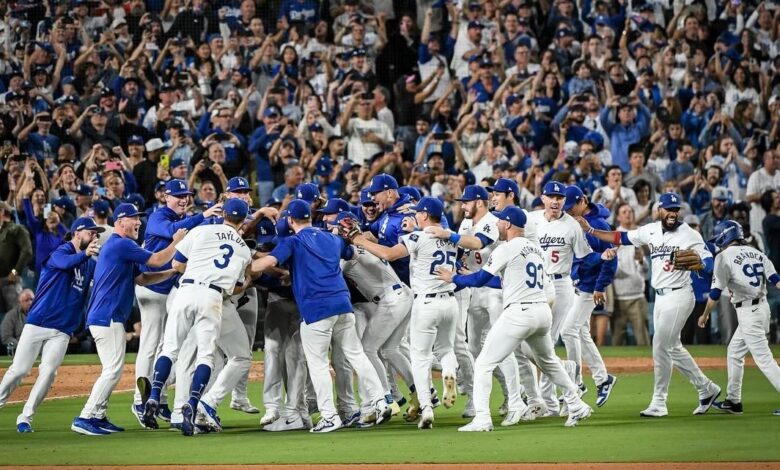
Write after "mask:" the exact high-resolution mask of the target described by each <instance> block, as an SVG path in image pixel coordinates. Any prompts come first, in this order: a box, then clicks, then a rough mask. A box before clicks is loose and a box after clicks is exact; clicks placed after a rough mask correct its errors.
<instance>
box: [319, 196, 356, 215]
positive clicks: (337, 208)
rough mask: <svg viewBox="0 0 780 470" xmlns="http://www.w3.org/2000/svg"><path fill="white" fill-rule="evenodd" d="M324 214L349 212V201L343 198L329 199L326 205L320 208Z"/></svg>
mask: <svg viewBox="0 0 780 470" xmlns="http://www.w3.org/2000/svg"><path fill="white" fill-rule="evenodd" d="M320 212H322V213H323V214H326V215H327V214H338V213H341V212H349V203H348V202H347V201H345V200H344V199H341V198H338V197H336V198H333V199H328V202H327V203H326V204H325V207H323V208H322V209H320Z"/></svg>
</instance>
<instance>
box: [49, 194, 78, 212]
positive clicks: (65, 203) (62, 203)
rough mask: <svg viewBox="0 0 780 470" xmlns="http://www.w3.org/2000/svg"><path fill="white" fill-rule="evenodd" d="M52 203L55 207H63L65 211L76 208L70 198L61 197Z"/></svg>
mask: <svg viewBox="0 0 780 470" xmlns="http://www.w3.org/2000/svg"><path fill="white" fill-rule="evenodd" d="M51 203H52V205H53V206H57V207H62V208H63V209H68V208H73V207H75V204H73V201H71V200H70V198H69V197H68V196H60V197H58V198H57V199H55V200H53V201H52V202H51Z"/></svg>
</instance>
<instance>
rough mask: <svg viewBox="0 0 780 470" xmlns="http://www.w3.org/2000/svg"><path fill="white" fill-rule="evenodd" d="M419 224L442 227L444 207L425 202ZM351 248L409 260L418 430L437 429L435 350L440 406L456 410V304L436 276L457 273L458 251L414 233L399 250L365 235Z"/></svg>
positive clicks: (420, 207)
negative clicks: (449, 271)
mask: <svg viewBox="0 0 780 470" xmlns="http://www.w3.org/2000/svg"><path fill="white" fill-rule="evenodd" d="M414 210H416V211H417V212H416V214H415V219H416V222H417V226H418V227H419V228H420V229H423V230H424V229H425V228H427V227H431V226H437V225H439V221H440V220H441V219H442V217H443V216H444V206H443V205H442V203H441V201H439V200H438V199H436V198H432V197H424V198H422V199H421V200H420V202H419V203H418V204H417V206H415V208H414ZM352 240H353V243H354V244H355V245H357V246H358V247H363V248H365V249H366V250H367V251H368V252H370V253H372V254H374V255H376V256H378V257H380V258H382V259H384V260H387V261H389V262H391V263H392V262H393V261H397V260H400V259H404V258H406V257H410V263H409V264H410V265H409V268H408V269H409V271H411V274H412V284H411V285H412V290H413V292H414V302H413V304H412V316H411V322H410V336H409V340H410V346H411V362H412V375H413V376H414V383H415V385H416V391H417V398H418V400H419V402H420V407H421V418H420V422H419V424H418V428H419V429H429V428H431V427H433V420H434V415H433V404H432V401H431V392H430V389H429V387H428V386H427V385H429V384H430V373H431V363H432V361H433V349H434V345H435V346H436V349H437V351H439V352H440V354H441V365H442V380H443V382H444V395H443V397H442V402H443V403H444V406H445V407H447V408H450V407H452V406H453V405H454V404H455V399H456V397H457V387H456V382H455V380H456V376H455V375H456V372H457V360H456V358H455V353H454V351H453V343H454V342H455V329H456V323H457V317H458V304H457V301H456V300H455V294H454V292H453V290H454V286H453V285H452V283H449V282H443V281H441V280H440V279H438V278H437V277H436V275H435V272H436V268H437V267H439V266H449V267H450V268H452V269H454V268H455V263H456V261H457V259H458V249H457V246H456V245H455V244H454V243H453V242H451V241H449V240H440V239H437V238H435V237H434V236H433V235H431V234H428V233H425V232H412V233H408V234H405V235H402V236H401V237H399V242H398V244H396V245H395V246H392V247H387V246H383V245H379V244H377V243H373V242H371V241H369V240H368V239H366V237H365V236H363V235H362V234H360V235H357V236H355V237H354V238H353V239H352Z"/></svg>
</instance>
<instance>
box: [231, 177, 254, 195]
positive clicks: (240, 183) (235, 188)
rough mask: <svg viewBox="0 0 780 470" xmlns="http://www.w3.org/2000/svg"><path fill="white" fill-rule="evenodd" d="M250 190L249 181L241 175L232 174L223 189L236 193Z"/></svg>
mask: <svg viewBox="0 0 780 470" xmlns="http://www.w3.org/2000/svg"><path fill="white" fill-rule="evenodd" d="M251 190H252V188H250V187H249V181H248V180H247V179H246V178H244V177H243V176H234V177H232V178H230V180H228V183H227V188H225V191H227V192H229V193H238V192H243V191H251Z"/></svg>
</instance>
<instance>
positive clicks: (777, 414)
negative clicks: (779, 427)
mask: <svg viewBox="0 0 780 470" xmlns="http://www.w3.org/2000/svg"><path fill="white" fill-rule="evenodd" d="M772 414H773V415H774V416H780V408H778V409H776V410H775V411H773V412H772Z"/></svg>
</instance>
